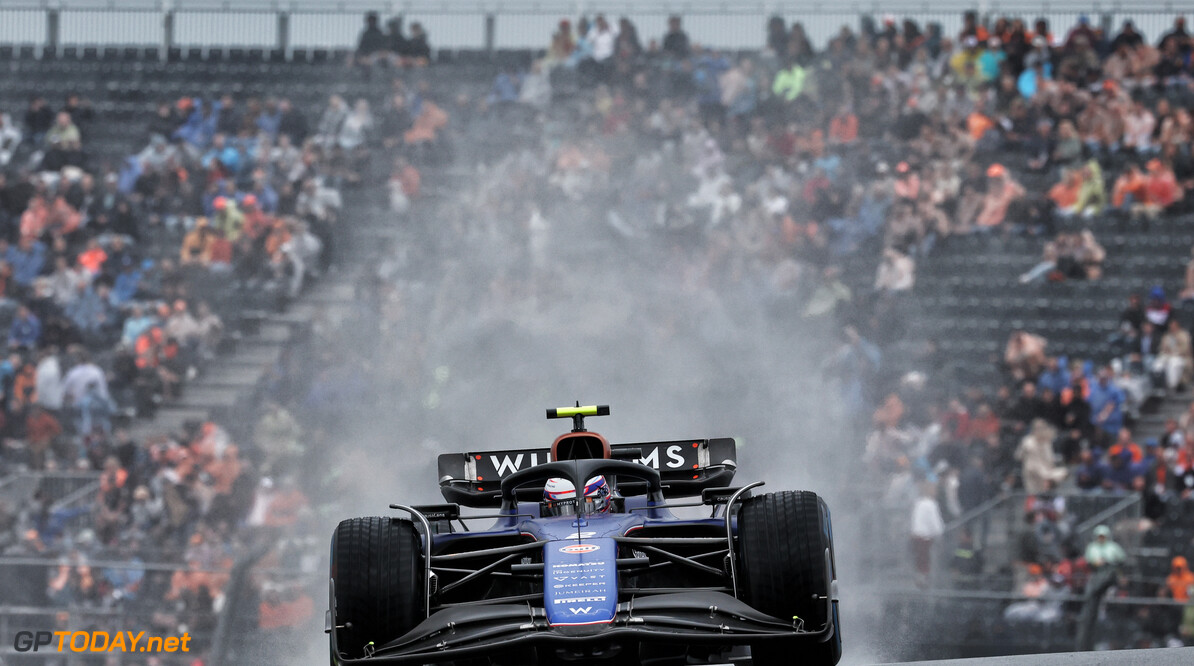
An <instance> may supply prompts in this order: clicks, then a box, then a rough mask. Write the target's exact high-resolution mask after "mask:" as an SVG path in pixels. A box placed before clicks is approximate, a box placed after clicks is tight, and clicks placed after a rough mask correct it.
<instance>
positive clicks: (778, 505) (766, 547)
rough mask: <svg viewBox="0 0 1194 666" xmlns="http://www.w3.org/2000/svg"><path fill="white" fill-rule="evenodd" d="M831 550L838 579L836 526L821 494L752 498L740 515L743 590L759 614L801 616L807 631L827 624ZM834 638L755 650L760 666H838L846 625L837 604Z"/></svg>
mask: <svg viewBox="0 0 1194 666" xmlns="http://www.w3.org/2000/svg"><path fill="white" fill-rule="evenodd" d="M826 548H828V549H829V554H830V561H831V563H832V567H833V576H835V577H836V575H837V563H836V561H835V560H834V558H833V527H832V524H831V522H830V518H829V507H828V506H827V505H826V504H825V501H824V500H822V499H821V498H820V497H818V496H817V494H816V493H812V492H807V491H792V490H789V491H783V492H778V493H768V494H766V495H760V496H758V497H751V498H748V499H747V500H745V501H744V502H743V503H742V507H741V508H740V509H739V511H738V565H737V570H738V572H739V585H738V590H739V592H740V594H741V595H742V598H743V600H744V601H746V602H747V603H749V604H750V605H751V606H752V607H754V608H756V609H757V610H759V611H762V612H764V613H767V614H768V615H772V616H774V617H777V618H781V619H783V620H788V619H791V618H794V617H799V618H800V619H802V620H804V628H805V630H812V631H815V630H817V629H820V628H821V627H823V626H824V625H825V622H826V620H827V619H828V618H826V617H825V610H826V608H825V601H824V599H814V598H813V596H814V595H816V596H818V597H824V596H827V595H829V594H830V582H831V581H830V580H829V579H828V578H827V577H826V572H825V549H826ZM832 615H833V617H832V621H833V624H834V631H833V636H832V637H831V638H830V639H829V640H828V641H826V642H824V643H812V642H800V643H792V644H789V643H787V642H786V641H778V642H775V641H772V642H765V643H759V644H756V645H752V646H751V651H750V652H751V659H752V663H753V664H755V665H756V666H780V665H784V666H787V665H789V664H793V663H799V664H806V665H808V666H833V665H834V664H836V663H837V662H838V661H839V660H840V659H841V658H842V635H841V625H840V624H839V622H838V612H837V602H836V601H834V602H833V612H832Z"/></svg>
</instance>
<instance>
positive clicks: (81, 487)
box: [0, 471, 100, 508]
mask: <svg viewBox="0 0 1194 666" xmlns="http://www.w3.org/2000/svg"><path fill="white" fill-rule="evenodd" d="M99 477H100V473H99V472H82V471H80V472H74V471H70V472H16V473H14V474H10V475H8V476H6V477H4V478H3V479H0V500H3V501H7V502H10V503H13V504H20V503H22V502H25V501H28V500H30V499H32V498H33V495H34V493H36V492H38V491H39V490H40V491H41V495H42V498H43V499H44V500H45V501H46V502H48V503H49V504H50V506H51V508H59V507H58V506H57V505H58V504H59V503H61V502H62V501H63V500H67V499H70V498H72V497H75V496H77V495H78V494H79V493H81V492H84V491H85V490H86V489H88V488H98V485H97V484H98V481H99Z"/></svg>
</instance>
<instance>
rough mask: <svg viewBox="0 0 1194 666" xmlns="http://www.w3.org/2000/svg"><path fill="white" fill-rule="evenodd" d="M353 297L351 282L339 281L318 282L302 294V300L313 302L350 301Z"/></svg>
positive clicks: (354, 293)
mask: <svg viewBox="0 0 1194 666" xmlns="http://www.w3.org/2000/svg"><path fill="white" fill-rule="evenodd" d="M355 298H356V290H355V289H354V288H353V285H352V283H350V282H339V281H337V282H328V283H326V284H319V285H318V286H316V287H315V288H314V289H312V290H311V291H309V292H307V293H306V294H304V295H303V300H305V301H309V302H315V303H350V302H352V301H353V299H355Z"/></svg>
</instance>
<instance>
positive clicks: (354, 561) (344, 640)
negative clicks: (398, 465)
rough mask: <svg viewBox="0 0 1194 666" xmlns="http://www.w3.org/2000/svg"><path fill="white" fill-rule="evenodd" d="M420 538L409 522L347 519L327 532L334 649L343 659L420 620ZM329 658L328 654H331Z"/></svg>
mask: <svg viewBox="0 0 1194 666" xmlns="http://www.w3.org/2000/svg"><path fill="white" fill-rule="evenodd" d="M424 576H425V573H424V565H423V551H422V542H421V541H420V539H419V534H418V532H416V531H415V527H414V524H413V523H411V521H409V520H406V519H402V518H378V517H373V518H352V519H350V520H345V521H341V523H340V525H339V526H338V527H336V532H335V533H334V534H333V535H332V566H331V577H332V580H333V581H334V582H335V597H336V598H335V599H334V600H333V603H334V604H335V605H336V624H338V625H344V624H345V623H351V625H352V626H351V627H348V628H344V629H339V630H337V632H336V641H337V647H338V648H339V650H340V652H341V653H343V654H344V655H345V656H347V657H349V658H359V657H363V656H364V651H365V645H366V644H368V643H370V642H372V643H373V644H374V647H381V646H382V645H384V644H385V643H388V642H389V641H391V640H393V639H395V638H397V637H399V636H401V635H402V634H405V633H406V632H408V631H410V630H411V629H412V628H414V626H415V625H416V624H418V623H419V622H420V621H422V620H423V617H424V615H423V612H424V589H425V587H426V582H425V580H424ZM333 656H334V655H333Z"/></svg>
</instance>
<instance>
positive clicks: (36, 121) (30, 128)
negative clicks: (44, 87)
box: [25, 95, 54, 146]
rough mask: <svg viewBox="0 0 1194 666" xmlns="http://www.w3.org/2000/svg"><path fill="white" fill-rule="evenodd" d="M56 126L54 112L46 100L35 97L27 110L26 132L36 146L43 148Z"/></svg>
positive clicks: (39, 96) (30, 101)
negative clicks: (50, 132)
mask: <svg viewBox="0 0 1194 666" xmlns="http://www.w3.org/2000/svg"><path fill="white" fill-rule="evenodd" d="M53 125H54V112H53V111H52V110H51V109H50V107H49V106H47V105H46V98H45V97H42V96H41V95H34V96H33V97H32V98H30V100H29V106H28V108H27V109H26V110H25V130H26V131H27V132H28V136H29V140H30V141H31V142H32V144H33V145H34V146H41V145H42V143H44V141H45V137H46V133H47V132H49V131H50V128H51V127H53Z"/></svg>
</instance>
